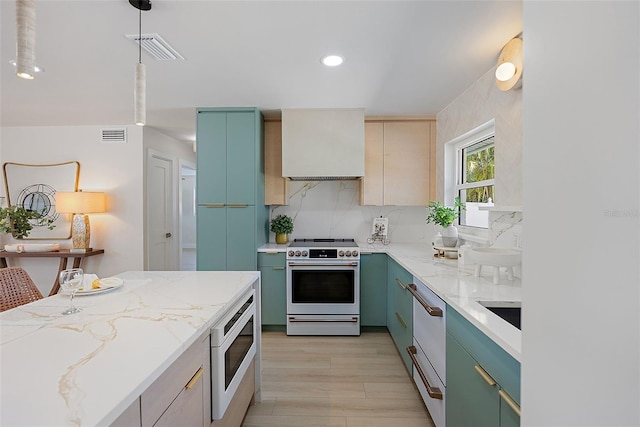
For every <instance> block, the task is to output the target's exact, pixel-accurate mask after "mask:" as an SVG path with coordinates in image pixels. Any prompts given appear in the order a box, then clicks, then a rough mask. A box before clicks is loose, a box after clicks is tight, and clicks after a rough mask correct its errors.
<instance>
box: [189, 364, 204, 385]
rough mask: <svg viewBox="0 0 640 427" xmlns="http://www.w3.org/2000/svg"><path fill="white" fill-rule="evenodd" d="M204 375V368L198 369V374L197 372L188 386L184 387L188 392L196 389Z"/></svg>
mask: <svg viewBox="0 0 640 427" xmlns="http://www.w3.org/2000/svg"><path fill="white" fill-rule="evenodd" d="M202 374H204V368H202V367H201V368H200V369H198V372H196V374H195V375H194V376H193V378H191V379H190V380H189V382H188V383H187V385H186V386H184V388H186V389H187V390H191V389H192V388H193V387H195V385H196V384H197V383H198V380H199V379H200V377H201V376H202Z"/></svg>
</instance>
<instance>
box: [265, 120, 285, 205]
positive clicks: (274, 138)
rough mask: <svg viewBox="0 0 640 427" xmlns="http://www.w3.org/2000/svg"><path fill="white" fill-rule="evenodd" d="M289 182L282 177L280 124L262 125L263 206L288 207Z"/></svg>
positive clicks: (279, 122) (268, 121)
mask: <svg viewBox="0 0 640 427" xmlns="http://www.w3.org/2000/svg"><path fill="white" fill-rule="evenodd" d="M288 191H289V180H288V179H286V178H283V177H282V122H281V121H280V120H269V119H266V120H265V123H264V204H265V205H288V204H289V195H288Z"/></svg>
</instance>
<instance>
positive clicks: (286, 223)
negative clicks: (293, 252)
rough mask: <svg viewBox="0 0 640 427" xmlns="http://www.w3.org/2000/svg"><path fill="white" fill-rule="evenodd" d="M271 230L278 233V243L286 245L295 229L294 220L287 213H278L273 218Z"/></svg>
mask: <svg viewBox="0 0 640 427" xmlns="http://www.w3.org/2000/svg"><path fill="white" fill-rule="evenodd" d="M271 231H273V232H274V233H276V243H278V244H281V245H284V244H285V243H287V242H288V241H289V236H288V234H289V233H291V232H292V231H293V220H292V219H291V217H290V216H287V215H278V216H277V217H275V218H273V219H272V220H271Z"/></svg>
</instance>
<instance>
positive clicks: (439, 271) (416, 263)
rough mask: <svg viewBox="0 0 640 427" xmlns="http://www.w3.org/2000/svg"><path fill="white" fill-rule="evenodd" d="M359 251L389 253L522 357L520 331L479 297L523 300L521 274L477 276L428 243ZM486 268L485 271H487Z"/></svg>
mask: <svg viewBox="0 0 640 427" xmlns="http://www.w3.org/2000/svg"><path fill="white" fill-rule="evenodd" d="M358 246H359V248H360V253H363V254H366V253H386V254H387V255H389V256H390V257H391V258H393V259H394V260H395V261H397V262H398V264H400V265H401V266H402V267H404V268H405V269H406V270H407V271H409V272H410V273H411V274H413V275H414V276H415V277H417V278H418V279H420V281H421V282H422V283H424V284H425V285H427V286H428V287H429V288H430V289H431V290H432V291H433V292H434V293H435V294H436V295H438V296H439V297H440V298H442V299H443V300H444V302H446V303H447V304H449V305H450V306H451V307H453V308H454V309H455V310H456V311H457V312H459V313H460V314H461V315H462V316H463V317H464V318H466V319H467V320H468V321H469V322H471V323H472V324H473V325H474V326H476V327H477V328H478V329H479V330H480V331H482V332H483V333H484V334H485V335H487V336H488V337H489V338H491V339H492V340H493V341H494V342H495V343H496V344H498V345H499V346H500V347H501V348H502V349H504V350H505V351H506V352H507V353H509V354H510V355H511V356H513V357H514V358H515V359H516V360H518V361H520V359H521V332H520V330H519V329H517V328H516V327H514V326H512V325H511V324H509V323H507V322H506V321H505V320H503V319H501V318H499V317H498V316H496V315H495V314H493V313H492V312H490V311H489V310H487V309H486V308H485V307H483V306H482V305H480V304H479V303H478V301H522V286H521V281H520V279H518V278H515V279H514V280H512V281H510V280H508V279H507V277H506V274H505V272H504V271H501V273H500V284H498V285H494V284H493V276H492V271H490V270H492V269H490V268H485V269H484V270H483V272H482V274H481V276H480V277H475V276H474V274H473V268H472V267H466V268H465V269H464V270H462V271H460V270H458V262H457V260H452V259H436V258H434V257H433V254H434V251H433V249H432V248H431V246H429V245H428V244H426V243H391V244H389V245H382V244H381V243H378V242H376V243H374V244H368V243H362V242H359V243H358ZM286 250H287V245H277V244H275V243H268V244H266V245H264V246H263V247H261V248H260V249H258V252H285V251H286ZM485 270H486V271H485Z"/></svg>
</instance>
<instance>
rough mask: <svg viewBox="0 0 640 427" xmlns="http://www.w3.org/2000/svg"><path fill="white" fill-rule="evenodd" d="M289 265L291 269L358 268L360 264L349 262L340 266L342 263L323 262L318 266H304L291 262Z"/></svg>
mask: <svg viewBox="0 0 640 427" xmlns="http://www.w3.org/2000/svg"><path fill="white" fill-rule="evenodd" d="M288 265H289V267H357V266H358V263H357V262H349V263H344V264H340V263H334V264H328V263H324V262H323V263H318V264H302V263H297V262H290V263H289V264H288Z"/></svg>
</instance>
